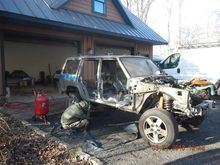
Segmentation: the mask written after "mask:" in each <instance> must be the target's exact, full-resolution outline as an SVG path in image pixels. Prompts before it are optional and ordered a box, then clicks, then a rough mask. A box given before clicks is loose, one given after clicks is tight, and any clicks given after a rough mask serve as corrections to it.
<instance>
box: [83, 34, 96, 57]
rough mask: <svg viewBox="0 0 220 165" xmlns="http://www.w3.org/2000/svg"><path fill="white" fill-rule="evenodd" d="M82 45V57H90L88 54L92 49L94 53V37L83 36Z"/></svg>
mask: <svg viewBox="0 0 220 165" xmlns="http://www.w3.org/2000/svg"><path fill="white" fill-rule="evenodd" d="M81 43H82V55H89V53H88V50H89V49H91V50H92V51H93V53H94V40H93V36H88V35H83V37H82V42H81ZM93 53H92V54H93Z"/></svg>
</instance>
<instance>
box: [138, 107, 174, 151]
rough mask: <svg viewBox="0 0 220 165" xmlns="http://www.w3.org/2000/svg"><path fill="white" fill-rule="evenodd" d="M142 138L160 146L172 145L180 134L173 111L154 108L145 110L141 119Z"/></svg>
mask: <svg viewBox="0 0 220 165" xmlns="http://www.w3.org/2000/svg"><path fill="white" fill-rule="evenodd" d="M139 130H140V134H141V136H142V138H143V139H144V140H145V141H147V142H148V143H149V144H150V145H156V146H157V147H158V148H164V147H167V148H169V147H171V145H172V144H173V143H174V142H175V141H176V137H177V135H178V125H177V122H176V120H175V118H174V117H173V115H172V114H171V113H169V112H168V111H166V110H163V109H159V108H153V109H149V110H147V111H146V112H144V113H143V114H142V116H141V118H140V120H139Z"/></svg>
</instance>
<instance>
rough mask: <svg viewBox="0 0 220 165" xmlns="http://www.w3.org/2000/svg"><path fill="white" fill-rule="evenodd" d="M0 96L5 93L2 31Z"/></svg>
mask: <svg viewBox="0 0 220 165" xmlns="http://www.w3.org/2000/svg"><path fill="white" fill-rule="evenodd" d="M0 68H1V69H0V75H1V76H0V96H2V95H4V74H3V72H4V40H3V33H1V32H0Z"/></svg>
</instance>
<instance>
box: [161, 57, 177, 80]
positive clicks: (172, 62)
mask: <svg viewBox="0 0 220 165" xmlns="http://www.w3.org/2000/svg"><path fill="white" fill-rule="evenodd" d="M180 58H181V55H180V53H175V54H172V55H170V56H169V57H167V58H166V59H165V60H164V61H163V62H162V63H161V64H160V67H161V69H163V70H164V71H165V72H166V73H167V74H169V75H172V76H174V77H175V78H177V79H181V74H180V73H181V69H180V67H179V62H180Z"/></svg>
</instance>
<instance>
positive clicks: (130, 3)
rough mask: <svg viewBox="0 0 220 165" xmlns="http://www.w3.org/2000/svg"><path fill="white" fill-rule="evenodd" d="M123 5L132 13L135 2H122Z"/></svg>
mask: <svg viewBox="0 0 220 165" xmlns="http://www.w3.org/2000/svg"><path fill="white" fill-rule="evenodd" d="M122 3H123V4H125V6H126V8H127V9H128V10H130V11H131V10H132V6H133V5H134V3H135V0H122Z"/></svg>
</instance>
